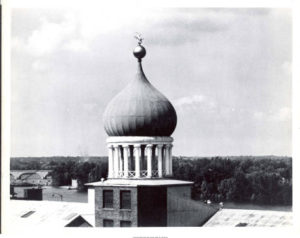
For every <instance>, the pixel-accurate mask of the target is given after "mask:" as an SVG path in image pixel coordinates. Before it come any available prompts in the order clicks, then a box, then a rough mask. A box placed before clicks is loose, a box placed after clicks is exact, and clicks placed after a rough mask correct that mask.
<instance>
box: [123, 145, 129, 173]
mask: <svg viewBox="0 0 300 238" xmlns="http://www.w3.org/2000/svg"><path fill="white" fill-rule="evenodd" d="M128 154H129V147H128V145H123V156H124V177H125V178H127V177H128Z"/></svg>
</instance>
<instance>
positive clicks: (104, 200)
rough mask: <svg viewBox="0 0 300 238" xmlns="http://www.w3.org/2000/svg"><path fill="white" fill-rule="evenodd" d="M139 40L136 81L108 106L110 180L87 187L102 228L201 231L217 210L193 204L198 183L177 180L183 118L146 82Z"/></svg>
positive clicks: (106, 129) (136, 51) (135, 51)
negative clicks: (176, 140) (177, 136)
mask: <svg viewBox="0 0 300 238" xmlns="http://www.w3.org/2000/svg"><path fill="white" fill-rule="evenodd" d="M141 43H142V40H141V38H139V43H138V46H137V47H136V48H135V49H134V52H133V54H134V56H135V57H136V58H137V60H138V62H137V71H136V74H135V78H134V79H133V80H132V81H131V82H130V83H129V84H128V86H127V87H125V88H124V90H123V91H121V92H120V93H119V94H118V95H116V96H115V97H114V98H113V99H112V101H111V102H110V103H109V104H108V106H107V108H106V110H105V113H104V127H105V131H106V133H107V134H108V136H109V137H108V139H107V146H108V155H109V162H108V180H106V181H100V182H95V183H89V184H87V185H88V186H89V193H90V194H92V195H89V196H94V201H95V225H96V226H99V227H149V226H151V227H159V226H200V225H203V224H204V223H205V222H206V221H207V220H208V219H209V218H210V217H211V216H212V215H213V214H214V213H215V212H217V209H215V208H213V207H211V206H209V205H206V204H204V203H200V202H195V201H193V200H192V199H191V187H192V185H193V182H189V181H179V180H174V179H172V176H173V172H172V142H173V138H172V137H171V134H172V133H173V132H174V130H175V127H176V123H177V116H176V111H175V109H174V107H173V106H172V104H171V103H170V102H169V100H168V99H167V98H166V97H165V96H164V95H163V94H162V93H160V92H159V91H158V90H157V89H156V88H154V86H152V85H151V83H150V82H149V81H148V79H147V78H146V76H145V74H144V72H143V68H142V58H143V57H145V55H146V50H145V48H144V47H143V46H142V45H141Z"/></svg>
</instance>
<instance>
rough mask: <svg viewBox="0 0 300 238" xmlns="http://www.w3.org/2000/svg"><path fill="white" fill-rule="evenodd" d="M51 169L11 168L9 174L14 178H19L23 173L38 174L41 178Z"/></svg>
mask: <svg viewBox="0 0 300 238" xmlns="http://www.w3.org/2000/svg"><path fill="white" fill-rule="evenodd" d="M50 172H51V170H11V171H10V174H11V175H13V176H14V178H15V179H18V178H20V176H21V175H23V174H35V173H36V174H38V175H39V176H41V178H45V177H46V176H47V175H48V174H49V173H50Z"/></svg>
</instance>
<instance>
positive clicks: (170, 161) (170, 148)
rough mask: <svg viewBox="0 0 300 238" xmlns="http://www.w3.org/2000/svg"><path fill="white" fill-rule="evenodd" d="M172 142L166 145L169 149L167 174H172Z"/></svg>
mask: <svg viewBox="0 0 300 238" xmlns="http://www.w3.org/2000/svg"><path fill="white" fill-rule="evenodd" d="M172 147H173V145H172V144H168V145H167V149H168V150H169V175H171V176H172V175H173V158H172Z"/></svg>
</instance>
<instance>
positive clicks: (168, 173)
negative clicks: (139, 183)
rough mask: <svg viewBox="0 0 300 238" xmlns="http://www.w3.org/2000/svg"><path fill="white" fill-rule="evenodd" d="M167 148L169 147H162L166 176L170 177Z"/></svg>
mask: <svg viewBox="0 0 300 238" xmlns="http://www.w3.org/2000/svg"><path fill="white" fill-rule="evenodd" d="M168 147H169V145H165V146H164V150H165V168H166V175H170V151H169V148H168Z"/></svg>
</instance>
